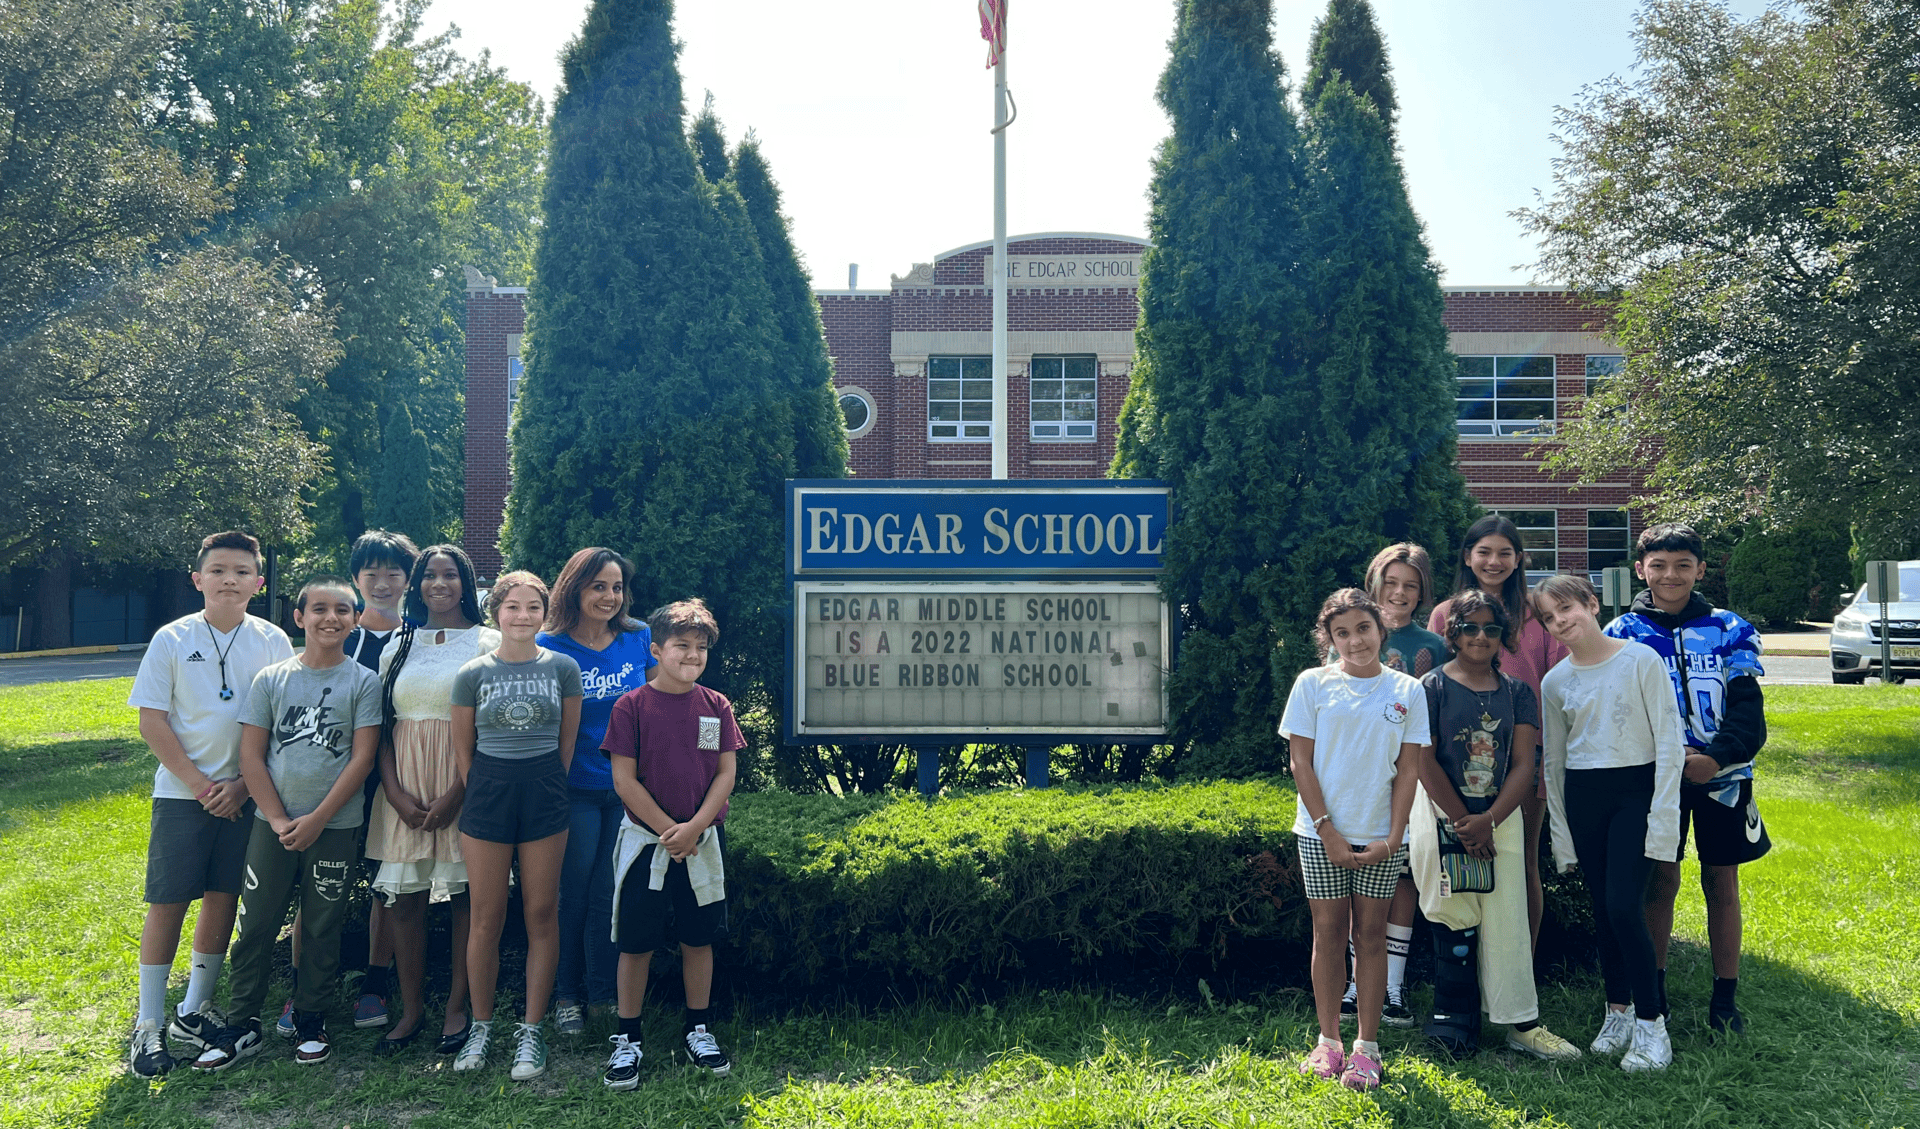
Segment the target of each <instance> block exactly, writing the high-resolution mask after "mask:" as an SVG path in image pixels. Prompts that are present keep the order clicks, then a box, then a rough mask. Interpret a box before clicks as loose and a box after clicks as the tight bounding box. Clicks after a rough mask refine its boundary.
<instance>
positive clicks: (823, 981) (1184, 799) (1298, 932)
mask: <svg viewBox="0 0 1920 1129" xmlns="http://www.w3.org/2000/svg"><path fill="white" fill-rule="evenodd" d="M1293 813H1294V794H1293V791H1292V789H1291V788H1290V787H1288V786H1287V785H1285V784H1284V783H1269V782H1266V781H1243V782H1232V783H1227V782H1213V783H1206V784H1191V785H1179V786H1174V787H1136V786H1128V785H1109V786H1103V787H1086V788H1082V787H1075V786H1068V787H1064V788H1048V789H1045V790H1012V789H996V790H993V791H987V792H978V793H963V794H953V793H949V794H947V795H945V796H943V797H941V798H940V799H938V800H935V801H932V802H928V801H925V800H922V799H920V798H919V797H917V796H912V795H906V794H895V795H887V796H872V795H864V796H827V795H812V796H799V795H793V794H791V793H779V792H767V793H760V794H755V795H744V796H737V797H735V799H734V802H733V808H732V812H731V814H730V815H729V817H728V820H727V832H728V839H727V847H728V856H727V884H728V889H729V896H730V898H731V899H732V911H733V912H732V927H733V936H732V950H733V951H732V952H730V953H729V954H726V955H725V956H723V957H722V960H723V961H724V962H727V964H728V967H729V968H730V969H737V970H738V974H739V976H740V977H741V978H742V979H743V980H745V981H747V982H749V983H752V982H759V983H763V984H766V985H769V986H775V987H777V988H779V989H799V988H809V987H824V988H837V987H847V986H852V985H868V986H874V985H878V986H889V985H909V984H949V983H958V982H964V981H967V980H970V979H974V978H987V979H998V978H1001V977H1004V976H1008V975H1013V974H1017V973H1020V972H1022V971H1025V972H1029V973H1036V972H1048V973H1050V972H1053V971H1056V970H1065V971H1068V972H1071V973H1074V974H1079V975H1090V976H1091V975H1099V974H1102V973H1104V972H1108V971H1111V970H1114V969H1122V970H1135V969H1144V970H1147V971H1149V972H1153V971H1155V970H1159V969H1165V970H1166V971H1167V972H1168V973H1172V972H1173V971H1174V969H1175V968H1176V966H1179V965H1181V964H1182V963H1186V964H1188V965H1189V966H1191V964H1193V963H1195V962H1199V963H1203V964H1206V965H1209V966H1211V965H1214V964H1219V963H1228V962H1238V961H1248V962H1249V963H1257V964H1259V965H1260V966H1262V967H1293V968H1297V969H1298V970H1299V972H1300V974H1301V977H1302V978H1304V975H1305V970H1306V966H1307V957H1308V950H1309V944H1310V940H1309V936H1310V930H1309V918H1308V913H1307V903H1306V899H1305V897H1304V895H1303V894H1302V892H1301V889H1300V881H1299V871H1298V867H1297V864H1296V861H1295V855H1294V849H1293V836H1292V835H1291V834H1290V832H1289V828H1290V827H1291V826H1292V824H1293ZM1554 886H1555V890H1554V896H1553V897H1552V898H1550V905H1549V909H1550V912H1551V914H1552V915H1553V917H1554V919H1555V920H1554V922H1553V923H1552V928H1551V929H1550V931H1549V934H1548V935H1549V936H1551V937H1553V938H1555V939H1556V940H1557V941H1558V942H1559V943H1560V944H1561V945H1562V946H1565V947H1569V948H1570V951H1573V952H1574V953H1575V954H1576V955H1580V954H1584V953H1586V952H1589V951H1590V948H1591V935H1592V926H1591V922H1590V921H1589V920H1586V919H1585V917H1584V916H1583V915H1584V914H1585V905H1586V897H1585V894H1584V892H1583V891H1582V890H1581V888H1580V886H1579V883H1578V881H1577V880H1568V881H1566V882H1556V883H1555V884H1554ZM1563 887H1564V888H1563ZM1254 954H1258V959H1257V960H1255V959H1252V958H1253V957H1254ZM1557 959H1558V956H1557V954H1554V953H1549V954H1548V959H1547V961H1546V963H1547V965H1548V966H1549V967H1550V966H1551V965H1552V964H1553V963H1555V962H1556V961H1557Z"/></svg>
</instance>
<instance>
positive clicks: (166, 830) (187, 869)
mask: <svg viewBox="0 0 1920 1129" xmlns="http://www.w3.org/2000/svg"><path fill="white" fill-rule="evenodd" d="M252 837H253V801H252V800H248V801H247V804H246V807H245V809H243V810H242V811H241V812H240V818H239V819H220V818H218V817H215V816H212V815H208V814H207V809H206V808H203V807H201V806H200V801H199V800H174V799H163V798H161V797H158V796H156V797H154V800H153V821H152V823H151V825H150V826H149V829H148V831H147V904H149V905H156V906H164V905H177V904H179V903H181V902H191V901H193V900H194V899H196V898H198V897H200V895H202V894H205V893H220V894H235V895H238V894H239V893H240V883H241V880H242V878H243V877H244V876H245V874H246V869H247V841H248V840H249V839H251V838H252Z"/></svg>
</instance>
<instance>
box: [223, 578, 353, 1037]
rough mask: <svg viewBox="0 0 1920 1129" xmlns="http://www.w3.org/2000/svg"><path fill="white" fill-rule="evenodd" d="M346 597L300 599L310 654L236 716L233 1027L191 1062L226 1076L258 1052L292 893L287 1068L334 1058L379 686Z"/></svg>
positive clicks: (327, 588)
mask: <svg viewBox="0 0 1920 1129" xmlns="http://www.w3.org/2000/svg"><path fill="white" fill-rule="evenodd" d="M358 620H359V615H358V613H357V611H356V610H355V601H354V594H353V588H352V587H351V586H350V585H349V584H348V583H347V582H346V581H345V580H342V579H340V578H339V577H332V576H325V577H319V578H317V579H315V580H312V581H310V582H308V583H307V585H306V587H304V588H302V589H301V590H300V596H299V599H298V602H297V610H296V611H295V613H294V621H295V622H296V623H298V624H299V625H300V627H301V628H302V629H304V630H305V631H306V634H307V646H306V651H305V652H304V653H303V654H301V655H298V656H296V657H294V658H291V659H287V660H286V661H284V662H279V663H275V664H274V665H273V666H270V667H268V668H266V669H265V670H263V671H261V672H260V673H259V674H258V675H256V676H255V677H254V680H253V687H252V689H251V690H250V691H249V692H248V695H247V704H246V708H245V709H244V710H243V711H242V713H241V716H240V722H241V733H240V771H241V773H242V775H244V776H245V777H246V780H247V787H248V790H249V791H250V792H251V793H252V795H253V798H254V803H255V805H256V808H255V816H256V819H255V821H254V825H253V837H252V838H251V839H250V840H249V841H248V843H247V864H246V866H247V883H246V886H245V888H244V890H243V891H242V892H241V895H240V915H239V920H238V923H237V924H236V926H235V930H234V942H233V998H232V1009H231V1010H232V1015H233V1020H232V1023H231V1025H229V1026H227V1027H224V1028H222V1029H221V1031H220V1033H219V1035H218V1036H217V1037H216V1038H215V1039H214V1040H213V1045H212V1046H211V1047H210V1048H209V1049H207V1050H206V1051H205V1052H204V1053H202V1054H201V1055H200V1057H199V1058H198V1059H196V1060H194V1064H193V1066H194V1069H196V1070H225V1069H226V1068H227V1067H229V1066H232V1065H233V1064H234V1063H236V1062H239V1061H240V1060H241V1059H243V1058H246V1057H248V1056H250V1055H253V1054H255V1053H257V1052H258V1051H259V1049H260V1009H261V1005H263V1004H265V1003H266V996H267V975H268V972H269V971H270V969H271V964H272V958H273V942H274V938H275V937H276V936H278V934H279V932H280V923H281V922H282V921H284V920H285V919H286V912H287V901H288V900H289V898H290V897H291V896H292V895H293V892H294V890H295V888H296V887H297V888H298V889H299V892H300V946H299V951H300V959H299V963H298V968H297V970H296V974H295V978H294V994H293V1007H294V1012H293V1015H294V1028H295V1031H296V1037H295V1044H294V1058H295V1060H296V1061H299V1062H303V1063H315V1062H323V1061H325V1060H326V1058H327V1057H328V1054H329V1053H330V1048H329V1044H328V1039H327V1029H326V1023H325V1019H326V1016H325V1012H324V1010H323V1009H324V1008H325V1007H326V1002H327V1000H328V998H329V997H330V996H331V995H332V990H333V979H334V975H335V974H336V973H337V972H338V971H339V966H340V927H341V925H342V924H343V923H344V921H345V917H346V913H345V911H346V906H347V902H346V893H347V877H348V874H349V873H350V869H351V867H352V866H353V863H354V859H355V857H356V846H357V844H356V841H355V839H356V837H355V835H354V831H355V829H356V828H358V827H359V826H360V821H361V819H362V808H361V805H360V786H361V783H362V782H363V781H365V780H366V778H367V772H368V771H369V770H370V769H371V768H372V767H373V755H374V749H375V746H376V745H377V744H378V742H379V739H380V720H381V718H380V680H379V678H378V677H376V676H375V675H374V673H373V672H372V671H370V670H368V669H367V668H366V667H364V666H361V665H360V664H359V663H357V662H354V661H353V660H351V659H349V658H347V656H346V652H345V650H344V647H345V644H346V639H347V635H348V634H349V633H350V632H351V631H352V630H353V628H354V625H355V624H356V623H357V622H358Z"/></svg>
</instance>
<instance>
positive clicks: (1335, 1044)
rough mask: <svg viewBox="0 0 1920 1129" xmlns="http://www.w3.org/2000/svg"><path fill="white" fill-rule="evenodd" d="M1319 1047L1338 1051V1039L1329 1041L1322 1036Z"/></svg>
mask: <svg viewBox="0 0 1920 1129" xmlns="http://www.w3.org/2000/svg"><path fill="white" fill-rule="evenodd" d="M1320 1045H1321V1046H1323V1047H1332V1048H1333V1049H1334V1050H1339V1049H1340V1040H1338V1039H1329V1038H1327V1037H1326V1036H1325V1035H1322V1036H1320Z"/></svg>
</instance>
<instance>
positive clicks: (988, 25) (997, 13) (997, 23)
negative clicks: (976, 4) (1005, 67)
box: [980, 0, 1007, 67]
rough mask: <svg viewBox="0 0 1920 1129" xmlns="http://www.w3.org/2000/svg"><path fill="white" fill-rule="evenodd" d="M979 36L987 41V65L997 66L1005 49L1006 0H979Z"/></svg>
mask: <svg viewBox="0 0 1920 1129" xmlns="http://www.w3.org/2000/svg"><path fill="white" fill-rule="evenodd" d="M980 38H982V39H984V40H986V41H987V66H989V67H993V66H998V65H999V63H1000V56H1001V55H1002V54H1004V53H1005V52H1006V49H1007V0H980Z"/></svg>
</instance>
